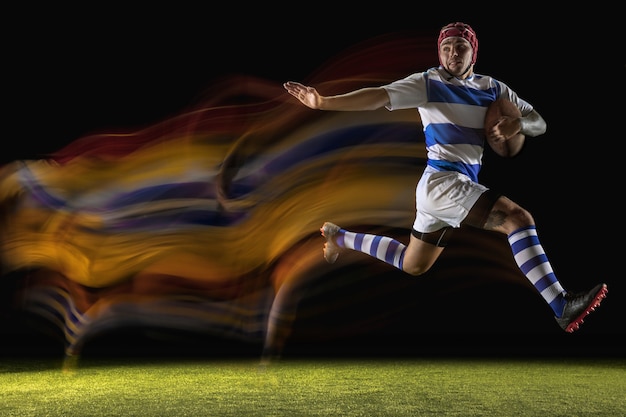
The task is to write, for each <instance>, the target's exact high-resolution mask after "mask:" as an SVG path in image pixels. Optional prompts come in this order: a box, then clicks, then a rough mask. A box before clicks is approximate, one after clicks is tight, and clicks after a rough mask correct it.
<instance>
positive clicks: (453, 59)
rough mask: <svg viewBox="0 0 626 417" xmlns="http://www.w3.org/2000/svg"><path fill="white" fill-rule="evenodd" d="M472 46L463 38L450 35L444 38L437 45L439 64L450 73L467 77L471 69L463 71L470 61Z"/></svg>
mask: <svg viewBox="0 0 626 417" xmlns="http://www.w3.org/2000/svg"><path fill="white" fill-rule="evenodd" d="M472 54H473V51H472V46H471V45H470V43H469V42H468V41H467V40H466V39H465V38H461V37H458V36H452V37H449V38H446V39H444V40H443V41H442V42H441V45H440V46H439V59H440V61H441V65H443V67H444V68H445V69H446V70H447V71H448V72H449V73H450V74H452V75H454V76H455V77H460V78H467V77H468V76H469V75H471V74H472V71H467V72H466V73H465V74H463V72H464V71H465V70H466V69H467V67H469V66H470V64H471V63H472Z"/></svg>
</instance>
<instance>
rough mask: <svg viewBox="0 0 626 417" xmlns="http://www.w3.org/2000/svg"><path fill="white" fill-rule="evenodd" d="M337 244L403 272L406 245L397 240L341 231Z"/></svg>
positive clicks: (338, 234)
mask: <svg viewBox="0 0 626 417" xmlns="http://www.w3.org/2000/svg"><path fill="white" fill-rule="evenodd" d="M335 242H336V243H337V245H338V246H340V247H342V248H346V249H353V250H356V251H360V252H363V253H365V254H367V255H370V256H373V257H375V258H377V259H380V260H381V261H383V262H386V263H388V264H389V265H393V266H395V267H396V268H398V269H400V270H402V262H403V261H404V252H405V251H406V245H404V244H402V243H400V242H398V241H397V240H395V239H392V238H390V237H387V236H377V235H372V234H368V233H354V232H349V231H347V230H345V229H339V232H338V233H337V235H336V237H335Z"/></svg>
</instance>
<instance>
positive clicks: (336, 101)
mask: <svg viewBox="0 0 626 417" xmlns="http://www.w3.org/2000/svg"><path fill="white" fill-rule="evenodd" d="M284 87H285V89H286V90H287V91H288V92H289V94H291V95H292V96H294V97H295V98H297V99H298V100H300V102H302V103H303V104H304V105H305V106H307V107H310V108H312V109H319V110H337V111H362V110H377V109H379V108H381V107H384V106H386V105H387V104H389V95H388V94H387V91H386V90H385V89H384V88H382V87H366V88H361V89H359V90H354V91H351V92H349V93H345V94H338V95H334V96H322V95H320V94H319V93H318V92H317V90H316V89H315V88H313V87H307V86H305V85H302V84H300V83H296V82H293V81H289V82H286V83H285V84H284Z"/></svg>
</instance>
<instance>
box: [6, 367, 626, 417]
mask: <svg viewBox="0 0 626 417" xmlns="http://www.w3.org/2000/svg"><path fill="white" fill-rule="evenodd" d="M62 365H63V362H62V360H60V359H59V360H57V359H54V358H25V359H16V358H0V395H1V398H2V400H1V401H0V415H1V416H11V417H21V416H91V417H98V416H177V417H183V416H265V417H267V416H289V417H295V416H368V417H374V416H393V417H400V416H483V417H484V416H498V417H503V416H541V417H548V416H550V417H551V416H567V417H572V416H603V417H605V416H607V417H608V416H611V417H612V416H624V415H626V396H625V393H626V359H622V358H617V359H616V358H610V359H609V358H606V359H602V358H562V359H556V358H548V359H520V358H515V359H504V358H497V359H484V358H466V359H463V358H386V359H281V360H280V361H277V362H274V363H272V364H270V365H269V366H266V367H263V366H260V364H259V361H258V360H255V359H251V358H250V359H228V360H226V359H223V360H219V359H210V358H202V359H197V358H196V359H188V360H181V359H174V358H167V359H157V358H147V359H139V358H136V357H125V358H124V357H121V358H87V359H81V361H80V362H79V364H78V365H77V366H76V367H74V368H71V369H70V370H69V371H68V372H64V371H63V370H62V369H63V366H62Z"/></svg>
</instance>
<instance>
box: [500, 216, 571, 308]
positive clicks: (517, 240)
mask: <svg viewBox="0 0 626 417" xmlns="http://www.w3.org/2000/svg"><path fill="white" fill-rule="evenodd" d="M508 240H509V245H511V249H512V250H513V257H514V258H515V262H516V263H517V265H518V266H519V268H520V270H521V271H522V272H523V273H524V275H526V278H528V280H529V281H530V282H531V283H532V284H533V285H534V286H535V288H536V289H537V291H539V294H541V296H542V297H543V298H544V300H546V302H547V303H548V304H549V305H550V307H551V308H552V310H553V311H554V314H555V315H556V317H561V315H562V314H563V308H564V307H565V298H564V294H565V290H564V289H563V287H562V286H561V284H560V283H559V280H558V279H557V278H556V275H554V272H553V271H552V265H550V262H549V261H548V257H547V256H546V254H545V252H544V250H543V247H542V246H541V243H539V237H538V236H537V229H536V228H535V226H527V227H522V228H521V229H518V230H516V231H514V232H513V233H511V234H510V235H509V236H508Z"/></svg>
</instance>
